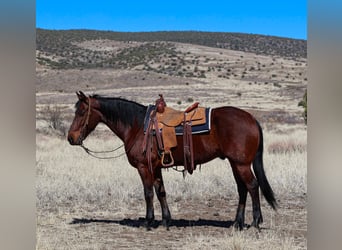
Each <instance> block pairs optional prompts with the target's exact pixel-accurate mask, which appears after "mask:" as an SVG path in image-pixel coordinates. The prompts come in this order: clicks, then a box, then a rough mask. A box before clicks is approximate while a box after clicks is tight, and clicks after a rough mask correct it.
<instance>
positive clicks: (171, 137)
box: [143, 94, 211, 174]
mask: <svg viewBox="0 0 342 250" xmlns="http://www.w3.org/2000/svg"><path fill="white" fill-rule="evenodd" d="M198 105H199V103H198V102H196V103H194V104H192V105H191V106H189V107H188V108H187V109H186V110H185V111H180V110H175V109H173V108H170V107H167V105H166V103H165V101H164V98H163V95H161V94H160V95H159V99H157V100H156V102H155V105H149V106H148V108H147V112H146V116H145V123H144V133H145V137H144V142H143V152H144V153H145V154H146V156H147V160H148V165H149V168H150V171H152V163H151V155H150V153H151V150H152V143H153V140H152V138H153V136H155V137H156V141H157V148H158V153H159V156H160V157H161V164H162V165H163V166H164V167H170V166H173V165H174V159H173V156H172V151H171V149H172V148H175V147H177V139H176V136H177V135H178V136H180V135H183V145H184V170H187V171H188V172H189V173H190V174H192V173H193V170H194V169H195V166H194V154H193V145H192V134H198V133H204V132H208V131H209V130H210V111H211V109H210V108H203V107H198Z"/></svg>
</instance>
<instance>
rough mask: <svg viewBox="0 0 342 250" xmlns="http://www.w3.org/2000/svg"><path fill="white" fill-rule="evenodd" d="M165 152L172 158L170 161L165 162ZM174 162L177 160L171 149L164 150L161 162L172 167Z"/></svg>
mask: <svg viewBox="0 0 342 250" xmlns="http://www.w3.org/2000/svg"><path fill="white" fill-rule="evenodd" d="M165 153H166V154H167V155H168V157H169V159H170V160H171V161H170V162H164V158H165ZM174 163H175V162H174V160H173V157H172V154H171V151H164V152H163V153H162V157H161V164H162V165H163V166H164V167H171V166H173V164H174Z"/></svg>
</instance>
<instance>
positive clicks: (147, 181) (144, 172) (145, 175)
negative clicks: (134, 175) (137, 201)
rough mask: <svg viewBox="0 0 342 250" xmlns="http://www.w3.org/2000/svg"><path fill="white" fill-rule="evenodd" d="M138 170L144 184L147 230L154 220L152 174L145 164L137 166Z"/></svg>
mask: <svg viewBox="0 0 342 250" xmlns="http://www.w3.org/2000/svg"><path fill="white" fill-rule="evenodd" d="M138 172H139V175H140V178H141V180H142V183H143V185H144V195H145V201H146V228H147V230H150V229H151V226H152V225H153V222H154V208H153V176H152V174H151V173H150V172H149V170H148V168H147V167H146V166H141V167H138Z"/></svg>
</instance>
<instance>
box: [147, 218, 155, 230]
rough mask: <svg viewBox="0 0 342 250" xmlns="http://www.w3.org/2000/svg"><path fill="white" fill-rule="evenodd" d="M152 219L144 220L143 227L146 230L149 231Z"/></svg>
mask: <svg viewBox="0 0 342 250" xmlns="http://www.w3.org/2000/svg"><path fill="white" fill-rule="evenodd" d="M153 223H154V220H146V221H145V227H146V230H147V231H151V229H152V227H153Z"/></svg>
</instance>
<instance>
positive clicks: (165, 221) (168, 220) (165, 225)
mask: <svg viewBox="0 0 342 250" xmlns="http://www.w3.org/2000/svg"><path fill="white" fill-rule="evenodd" d="M162 225H163V226H164V227H166V230H167V231H169V230H170V225H171V220H170V219H163V220H162Z"/></svg>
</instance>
